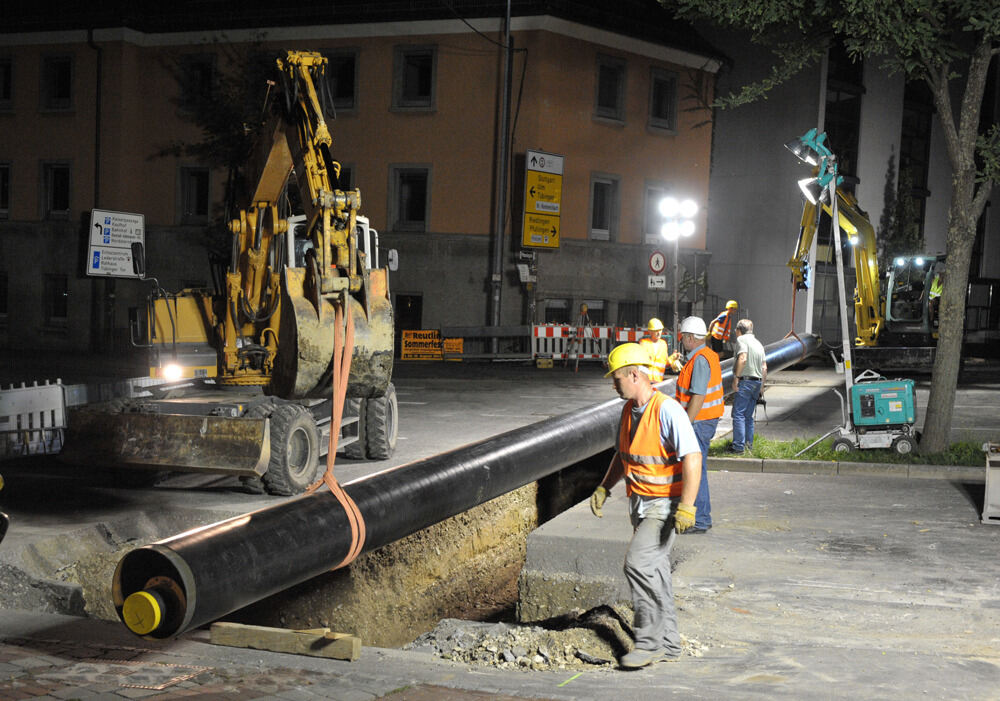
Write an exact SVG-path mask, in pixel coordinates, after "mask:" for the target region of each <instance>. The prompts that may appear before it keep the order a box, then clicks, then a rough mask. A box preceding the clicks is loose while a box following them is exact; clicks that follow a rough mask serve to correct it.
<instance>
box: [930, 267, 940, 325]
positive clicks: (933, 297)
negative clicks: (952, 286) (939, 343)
mask: <svg viewBox="0 0 1000 701" xmlns="http://www.w3.org/2000/svg"><path fill="white" fill-rule="evenodd" d="M942 290H944V271H943V270H941V271H935V273H934V279H933V280H932V281H931V290H930V292H929V293H928V295H927V311H928V313H929V316H930V322H931V326H932V327H934V326H937V323H938V303H940V301H941V292H942Z"/></svg>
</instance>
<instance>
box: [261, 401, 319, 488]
mask: <svg viewBox="0 0 1000 701" xmlns="http://www.w3.org/2000/svg"><path fill="white" fill-rule="evenodd" d="M319 467H320V463H319V429H318V428H317V427H316V421H315V419H313V417H312V414H310V413H309V411H308V410H307V409H305V407H302V406H299V405H298V404H280V405H278V406H277V407H276V408H275V409H274V413H272V414H271V460H270V462H269V463H268V465H267V472H265V473H264V476H263V481H264V487H265V488H266V489H267V491H268V493H269V494H278V495H281V496H291V495H293V494H301V493H302V492H303V491H305V489H306V487H308V486H309V485H310V484H312V483H313V482H314V481H315V480H316V477H317V474H318V472H319Z"/></svg>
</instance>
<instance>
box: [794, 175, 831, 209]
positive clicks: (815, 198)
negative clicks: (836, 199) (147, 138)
mask: <svg viewBox="0 0 1000 701" xmlns="http://www.w3.org/2000/svg"><path fill="white" fill-rule="evenodd" d="M799 189H800V190H802V194H803V195H804V196H805V198H806V199H807V200H809V202H810V204H819V203H820V202H826V200H827V199H828V198H829V196H830V191H829V189H828V188H827V187H826V186H824V185H821V184H820V182H819V180H818V179H817V178H803V179H802V180H800V181H799Z"/></svg>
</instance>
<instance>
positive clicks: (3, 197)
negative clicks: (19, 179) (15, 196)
mask: <svg viewBox="0 0 1000 701" xmlns="http://www.w3.org/2000/svg"><path fill="white" fill-rule="evenodd" d="M8 218H10V163H0V219H8Z"/></svg>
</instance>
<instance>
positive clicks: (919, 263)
mask: <svg viewBox="0 0 1000 701" xmlns="http://www.w3.org/2000/svg"><path fill="white" fill-rule="evenodd" d="M913 262H914V263H916V264H917V265H919V266H920V267H923V266H924V259H923V258H920V257H917V258H914V259H913Z"/></svg>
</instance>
